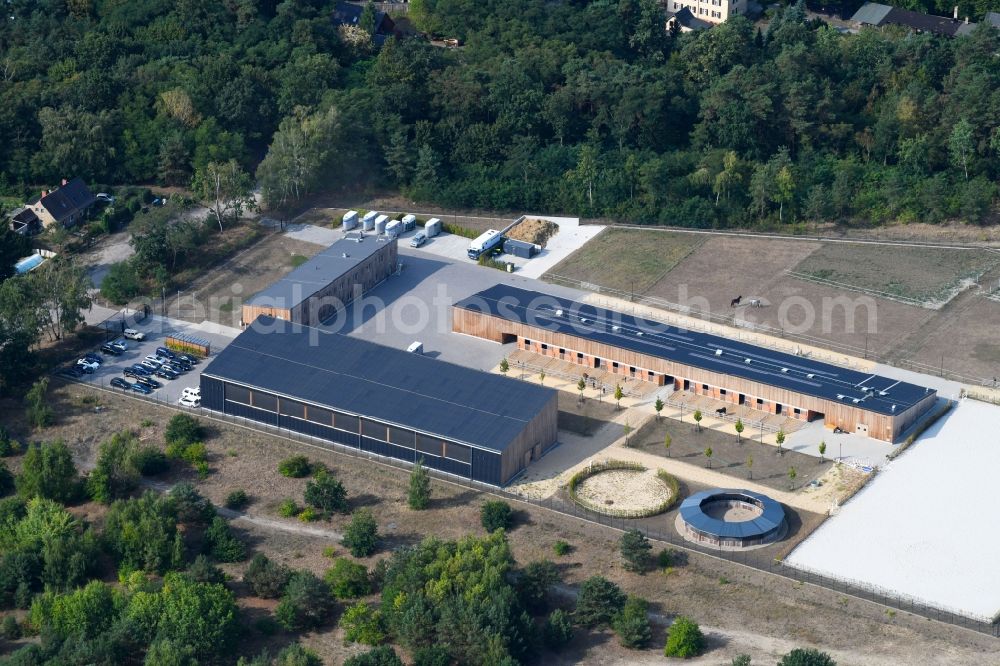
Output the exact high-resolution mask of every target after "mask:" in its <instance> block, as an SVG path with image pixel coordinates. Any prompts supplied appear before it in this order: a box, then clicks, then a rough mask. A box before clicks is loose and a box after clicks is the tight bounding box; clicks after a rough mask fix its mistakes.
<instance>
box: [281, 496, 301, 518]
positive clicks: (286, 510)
mask: <svg viewBox="0 0 1000 666" xmlns="http://www.w3.org/2000/svg"><path fill="white" fill-rule="evenodd" d="M298 514H299V505H298V504H296V503H295V500H293V499H290V498H286V499H283V500H281V504H279V505H278V515H279V516H281V517H282V518H291V517H293V516H297V515H298Z"/></svg>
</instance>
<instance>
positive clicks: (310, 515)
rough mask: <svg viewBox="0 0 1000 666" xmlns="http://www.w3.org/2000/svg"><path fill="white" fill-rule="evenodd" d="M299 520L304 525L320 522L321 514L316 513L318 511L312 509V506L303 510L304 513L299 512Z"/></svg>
mask: <svg viewBox="0 0 1000 666" xmlns="http://www.w3.org/2000/svg"><path fill="white" fill-rule="evenodd" d="M298 518H299V520H300V521H302V522H303V523H311V522H313V521H316V520H319V519H320V514H319V513H318V512H317V511H316V509H314V508H312V507H311V506H307V507H306V508H304V509H302V511H299V516H298Z"/></svg>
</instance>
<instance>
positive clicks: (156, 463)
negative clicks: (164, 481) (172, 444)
mask: <svg viewBox="0 0 1000 666" xmlns="http://www.w3.org/2000/svg"><path fill="white" fill-rule="evenodd" d="M132 466H133V467H134V468H135V470H136V471H137V472H139V474H141V475H142V476H156V475H157V474H162V473H164V472H166V471H167V469H168V468H169V467H170V463H169V462H167V456H166V455H165V454H164V453H163V451H160V450H159V449H158V448H156V447H155V446H144V447H142V448H141V449H139V450H138V451H136V452H135V453H134V454H132Z"/></svg>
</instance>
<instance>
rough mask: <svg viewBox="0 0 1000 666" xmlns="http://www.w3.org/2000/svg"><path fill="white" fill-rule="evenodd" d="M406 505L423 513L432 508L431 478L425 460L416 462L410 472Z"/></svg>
mask: <svg viewBox="0 0 1000 666" xmlns="http://www.w3.org/2000/svg"><path fill="white" fill-rule="evenodd" d="M406 503H407V504H408V505H409V507H410V508H411V509H413V510H414V511H423V510H424V509H426V508H427V507H428V506H430V503H431V477H430V475H429V474H428V473H427V469H426V468H425V467H424V459H423V458H421V459H420V460H418V461H417V462H416V464H415V465H414V466H413V470H412V471H411V472H410V490H409V492H408V493H407V496H406Z"/></svg>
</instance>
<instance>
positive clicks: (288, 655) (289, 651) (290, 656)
mask: <svg viewBox="0 0 1000 666" xmlns="http://www.w3.org/2000/svg"><path fill="white" fill-rule="evenodd" d="M270 666H323V660H322V659H320V658H319V655H318V654H316V653H315V652H313V651H312V650H307V649H306V648H304V647H302V646H301V645H299V644H298V643H292V644H291V645H289V646H288V647H286V648H285V649H283V650H282V651H281V652H279V653H278V656H277V657H275V658H274V661H273V662H272V663H271V664H270Z"/></svg>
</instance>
